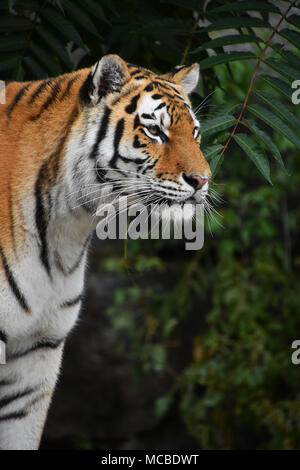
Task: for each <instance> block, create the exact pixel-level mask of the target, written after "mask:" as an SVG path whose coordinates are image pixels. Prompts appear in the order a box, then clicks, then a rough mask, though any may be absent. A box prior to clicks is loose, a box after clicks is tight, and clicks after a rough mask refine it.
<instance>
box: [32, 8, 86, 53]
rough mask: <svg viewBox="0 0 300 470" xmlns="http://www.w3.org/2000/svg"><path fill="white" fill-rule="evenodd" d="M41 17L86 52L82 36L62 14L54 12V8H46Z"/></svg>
mask: <svg viewBox="0 0 300 470" xmlns="http://www.w3.org/2000/svg"><path fill="white" fill-rule="evenodd" d="M41 16H43V17H44V18H45V19H46V20H47V21H48V22H49V23H50V24H52V26H54V28H56V29H57V30H58V31H59V32H60V33H61V34H62V35H64V36H65V37H66V38H67V39H68V40H71V41H74V42H75V44H77V46H79V47H82V48H83V49H85V50H86V46H85V44H84V43H83V41H82V39H81V37H80V34H79V33H78V32H77V31H76V29H75V28H74V26H73V25H72V23H70V21H69V20H67V19H66V18H65V17H64V16H62V14H61V13H59V12H57V11H55V10H53V9H52V8H45V9H43V10H41Z"/></svg>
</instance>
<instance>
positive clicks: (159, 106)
mask: <svg viewBox="0 0 300 470" xmlns="http://www.w3.org/2000/svg"><path fill="white" fill-rule="evenodd" d="M165 106H167V105H166V103H160V104H159V105H158V106H156V108H155V109H154V111H157V110H158V109H161V108H164V107H165Z"/></svg>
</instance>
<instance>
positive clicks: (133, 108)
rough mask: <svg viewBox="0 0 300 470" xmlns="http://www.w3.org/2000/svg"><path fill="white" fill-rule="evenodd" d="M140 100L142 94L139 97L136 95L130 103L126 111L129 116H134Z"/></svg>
mask: <svg viewBox="0 0 300 470" xmlns="http://www.w3.org/2000/svg"><path fill="white" fill-rule="evenodd" d="M139 98H140V94H138V95H135V96H134V97H133V98H132V100H131V101H130V103H129V104H128V105H127V106H126V107H125V111H126V113H128V114H132V113H134V112H135V111H136V107H137V102H138V100H139Z"/></svg>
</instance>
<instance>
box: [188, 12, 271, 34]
mask: <svg viewBox="0 0 300 470" xmlns="http://www.w3.org/2000/svg"><path fill="white" fill-rule="evenodd" d="M247 27H249V28H270V25H269V23H266V22H265V21H263V20H260V19H258V18H253V17H251V16H238V17H228V18H224V19H222V20H216V21H214V22H213V23H212V24H210V25H209V26H205V27H203V28H199V29H198V30H197V31H196V33H198V34H202V33H205V32H209V31H219V30H220V29H231V28H247Z"/></svg>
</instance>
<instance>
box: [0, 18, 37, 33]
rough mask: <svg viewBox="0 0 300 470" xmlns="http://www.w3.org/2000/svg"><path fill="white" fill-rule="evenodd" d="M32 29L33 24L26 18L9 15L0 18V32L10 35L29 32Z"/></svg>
mask: <svg viewBox="0 0 300 470" xmlns="http://www.w3.org/2000/svg"><path fill="white" fill-rule="evenodd" d="M32 28H33V23H31V21H29V20H27V19H26V18H20V17H19V16H15V15H10V16H3V17H2V18H0V32H1V33H7V32H9V33H12V32H13V31H29V30H30V29H32Z"/></svg>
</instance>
